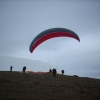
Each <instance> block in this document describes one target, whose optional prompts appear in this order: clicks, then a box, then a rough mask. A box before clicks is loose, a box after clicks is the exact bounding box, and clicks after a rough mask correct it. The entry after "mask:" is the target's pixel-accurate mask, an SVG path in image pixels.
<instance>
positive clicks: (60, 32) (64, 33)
mask: <svg viewBox="0 0 100 100" xmlns="http://www.w3.org/2000/svg"><path fill="white" fill-rule="evenodd" d="M55 37H71V38H75V39H76V40H78V41H79V42H80V39H79V37H78V35H77V34H76V33H74V32H73V31H71V30H68V29H64V28H53V29H48V30H46V31H43V32H42V33H40V34H39V35H38V36H36V37H35V38H34V40H33V41H32V43H31V45H30V52H31V53H32V52H33V51H34V49H35V48H36V47H37V46H38V45H40V44H41V43H42V42H44V41H46V40H48V39H50V38H55Z"/></svg>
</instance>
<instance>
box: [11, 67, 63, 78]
mask: <svg viewBox="0 0 100 100" xmlns="http://www.w3.org/2000/svg"><path fill="white" fill-rule="evenodd" d="M12 68H13V66H10V71H11V72H12ZM25 71H26V66H24V67H23V70H22V73H25ZM49 73H52V74H53V76H54V77H55V76H56V73H57V71H56V69H55V68H54V69H53V70H51V69H50V70H49ZM61 73H62V75H63V74H64V70H61Z"/></svg>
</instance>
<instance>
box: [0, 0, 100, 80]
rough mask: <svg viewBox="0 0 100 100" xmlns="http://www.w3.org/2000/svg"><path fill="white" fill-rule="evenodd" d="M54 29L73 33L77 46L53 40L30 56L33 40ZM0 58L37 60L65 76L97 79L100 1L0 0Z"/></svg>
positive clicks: (99, 69)
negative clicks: (3, 56)
mask: <svg viewBox="0 0 100 100" xmlns="http://www.w3.org/2000/svg"><path fill="white" fill-rule="evenodd" d="M55 27H62V28H67V29H70V30H72V31H74V32H76V33H77V34H78V36H79V37H80V42H78V41H77V40H75V39H72V38H65V37H59V38H53V39H50V40H47V41H45V42H44V43H42V44H41V45H39V46H38V47H37V48H36V49H35V50H34V52H33V53H32V54H31V53H30V52H29V46H30V43H31V41H32V40H33V39H34V37H35V36H36V35H37V34H39V33H40V32H42V31H44V30H46V29H49V28H55ZM0 55H5V56H13V57H18V58H27V59H32V60H40V61H43V62H47V63H50V64H53V65H55V66H56V67H57V69H58V70H59V71H60V70H61V69H64V70H65V72H66V74H78V75H80V76H90V77H97V78H100V1H99V0H28V1H26V0H14V1H13V0H0ZM18 69H19V68H18ZM33 69H34V68H33Z"/></svg>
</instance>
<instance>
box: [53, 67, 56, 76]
mask: <svg viewBox="0 0 100 100" xmlns="http://www.w3.org/2000/svg"><path fill="white" fill-rule="evenodd" d="M53 76H54V77H55V76H56V69H55V68H54V69H53Z"/></svg>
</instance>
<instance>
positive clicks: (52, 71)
mask: <svg viewBox="0 0 100 100" xmlns="http://www.w3.org/2000/svg"><path fill="white" fill-rule="evenodd" d="M49 73H53V76H54V77H55V76H56V73H57V71H56V69H55V68H54V69H53V70H51V69H50V70H49ZM61 73H62V75H63V74H64V70H61Z"/></svg>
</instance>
